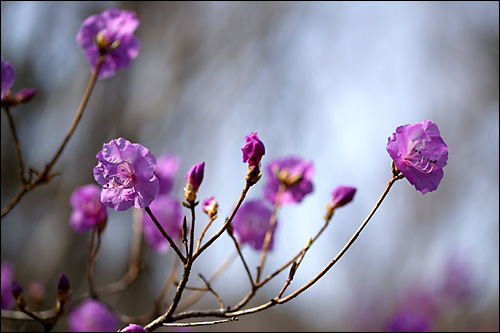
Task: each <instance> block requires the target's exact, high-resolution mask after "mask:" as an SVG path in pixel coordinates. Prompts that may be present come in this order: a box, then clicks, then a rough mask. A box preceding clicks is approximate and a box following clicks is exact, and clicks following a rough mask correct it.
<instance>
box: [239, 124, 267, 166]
mask: <svg viewBox="0 0 500 333" xmlns="http://www.w3.org/2000/svg"><path fill="white" fill-rule="evenodd" d="M245 141H246V143H245V144H244V145H243V147H241V151H242V152H243V163H247V162H248V165H250V166H252V165H259V163H260V160H261V159H262V156H263V155H264V154H265V153H266V148H265V147H264V144H263V143H262V141H260V139H259V136H258V135H257V132H252V133H250V134H248V135H247V136H245Z"/></svg>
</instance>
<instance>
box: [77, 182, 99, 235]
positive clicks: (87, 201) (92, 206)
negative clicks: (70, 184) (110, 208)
mask: <svg viewBox="0 0 500 333" xmlns="http://www.w3.org/2000/svg"><path fill="white" fill-rule="evenodd" d="M100 197H101V188H100V187H99V186H97V185H95V184H89V185H85V186H81V187H79V188H77V189H76V190H75V191H74V192H73V194H72V195H71V199H70V202H71V206H72V207H73V212H72V213H71V217H70V220H69V223H70V225H71V226H72V227H73V229H75V230H76V231H78V232H86V231H90V230H92V229H94V228H95V227H97V225H98V224H99V223H101V222H103V221H105V220H106V218H107V212H106V206H105V205H104V204H103V203H102V202H101V199H100Z"/></svg>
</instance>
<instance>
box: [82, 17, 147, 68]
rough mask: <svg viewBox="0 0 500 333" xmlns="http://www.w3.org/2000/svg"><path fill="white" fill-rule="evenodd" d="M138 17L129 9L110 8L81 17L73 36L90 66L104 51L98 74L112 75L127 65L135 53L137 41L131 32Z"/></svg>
mask: <svg viewBox="0 0 500 333" xmlns="http://www.w3.org/2000/svg"><path fill="white" fill-rule="evenodd" d="M138 26H139V20H138V19H137V17H136V15H135V13H134V12H133V11H130V10H121V9H117V8H112V9H108V10H105V11H104V12H102V13H101V14H96V15H92V16H89V17H88V18H87V19H86V20H85V21H83V23H82V26H81V28H80V31H78V35H77V36H76V41H77V42H78V45H80V47H81V48H82V49H83V51H84V52H85V55H86V56H87V59H88V60H89V62H90V64H91V65H92V68H93V69H95V67H96V64H97V61H98V60H99V57H100V56H101V54H105V55H106V59H105V60H104V62H103V64H102V67H101V70H100V71H99V78H107V77H110V76H113V75H114V74H115V72H116V71H117V70H119V69H122V68H127V67H129V66H130V64H131V63H132V59H135V58H136V57H137V55H138V54H139V41H138V40H137V38H135V37H134V36H133V33H134V31H135V30H136V29H137V27H138Z"/></svg>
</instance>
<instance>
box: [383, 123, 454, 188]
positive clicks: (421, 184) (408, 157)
mask: <svg viewBox="0 0 500 333" xmlns="http://www.w3.org/2000/svg"><path fill="white" fill-rule="evenodd" d="M387 152H388V153H389V155H390V156H391V158H392V159H393V161H394V164H395V166H396V167H397V168H398V170H399V171H401V173H402V174H403V175H404V176H405V178H406V179H408V181H409V182H410V183H411V184H413V185H414V186H415V188H416V189H417V190H419V191H420V192H422V194H425V193H427V192H432V191H434V190H436V189H437V188H438V185H439V183H440V182H441V179H442V178H443V174H444V172H443V168H444V167H445V166H446V163H447V162H448V146H447V145H446V144H445V143H444V141H443V139H442V138H441V135H440V133H439V129H438V127H437V125H436V124H435V123H433V122H431V121H429V120H424V121H423V122H421V123H416V124H411V125H404V126H399V127H398V128H397V129H396V132H395V133H393V134H392V136H391V137H389V139H388V143H387Z"/></svg>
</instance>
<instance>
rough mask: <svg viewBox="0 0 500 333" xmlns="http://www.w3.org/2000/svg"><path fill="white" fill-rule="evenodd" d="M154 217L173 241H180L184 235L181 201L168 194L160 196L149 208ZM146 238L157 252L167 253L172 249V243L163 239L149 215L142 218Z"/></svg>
mask: <svg viewBox="0 0 500 333" xmlns="http://www.w3.org/2000/svg"><path fill="white" fill-rule="evenodd" d="M149 208H150V209H151V211H152V212H153V214H154V216H155V217H156V219H157V220H158V222H160V224H161V225H162V227H163V229H165V231H166V232H167V234H168V235H169V236H170V237H172V239H173V240H176V239H179V238H180V237H181V233H182V209H181V204H180V202H179V200H175V199H173V198H172V197H170V196H169V195H168V194H159V195H158V196H157V197H156V199H154V200H153V202H152V203H151V205H150V206H149ZM142 225H143V230H144V238H145V239H146V241H147V242H148V243H149V246H151V248H152V249H153V250H155V251H156V252H160V253H165V252H167V250H168V249H169V248H170V243H169V242H168V240H167V239H166V238H165V237H163V235H162V234H161V232H160V230H158V227H157V226H156V225H155V223H154V222H153V220H152V219H151V217H150V216H149V214H144V215H143V218H142Z"/></svg>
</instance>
